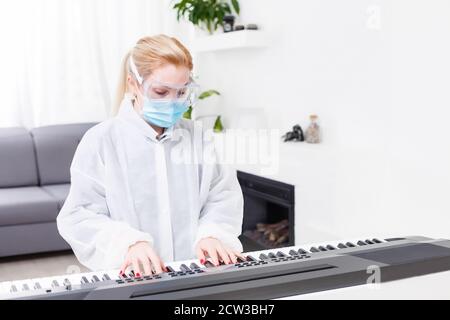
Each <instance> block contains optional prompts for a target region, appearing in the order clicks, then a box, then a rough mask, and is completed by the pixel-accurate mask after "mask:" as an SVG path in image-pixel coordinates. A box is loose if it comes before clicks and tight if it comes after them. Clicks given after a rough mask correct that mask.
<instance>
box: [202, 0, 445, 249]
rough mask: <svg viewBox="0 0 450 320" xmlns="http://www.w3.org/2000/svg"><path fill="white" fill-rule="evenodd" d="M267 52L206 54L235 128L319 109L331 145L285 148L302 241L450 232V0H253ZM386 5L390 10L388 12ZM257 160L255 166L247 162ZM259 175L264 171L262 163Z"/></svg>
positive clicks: (245, 15) (248, 16)
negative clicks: (251, 114) (249, 116)
mask: <svg viewBox="0 0 450 320" xmlns="http://www.w3.org/2000/svg"><path fill="white" fill-rule="evenodd" d="M241 7H242V15H241V19H242V21H243V22H245V23H249V22H256V23H258V24H260V26H261V27H262V29H264V30H265V31H267V32H268V33H269V34H270V38H271V43H270V45H269V46H268V47H267V48H265V49H241V50H232V51H223V52H215V53H202V54H200V55H198V56H197V59H196V64H197V73H198V75H199V76H200V79H199V80H200V82H201V83H202V84H203V85H204V86H205V87H212V88H216V89H218V90H219V91H221V92H222V93H223V97H222V98H221V101H220V112H221V113H222V114H223V115H224V117H225V119H224V122H225V125H227V126H228V127H233V124H234V123H235V120H236V117H238V116H239V115H240V114H242V113H243V112H246V110H247V109H248V108H254V111H255V112H260V113H261V112H263V113H264V115H265V117H266V120H267V124H268V127H270V128H280V129H282V130H287V129H289V128H290V127H291V126H292V125H294V124H295V123H300V124H302V125H303V126H306V125H307V117H308V115H309V114H311V113H317V114H318V115H319V119H320V124H321V126H322V128H323V138H324V142H323V144H322V145H318V146H307V145H305V144H298V145H292V144H290V145H284V144H283V145H281V148H280V157H281V159H280V161H281V162H280V171H279V172H278V173H277V174H274V175H272V176H270V175H269V176H270V177H272V178H278V179H281V180H285V181H288V182H291V183H294V184H295V185H296V188H297V197H296V201H297V204H296V214H297V216H296V217H297V223H296V238H297V240H298V241H302V240H305V241H306V240H308V239H310V238H314V237H315V235H314V234H311V233H308V230H310V228H315V229H318V230H321V231H323V232H326V234H330V237H335V236H339V237H341V236H342V237H351V236H353V235H364V234H366V235H370V234H374V233H376V234H380V235H383V234H394V235H406V234H424V235H430V236H433V237H436V236H442V237H444V236H446V237H449V236H450V230H449V227H450V142H449V139H450V126H449V125H447V121H448V118H449V115H450V111H449V106H450V93H449V92H450V90H449V89H450V86H449V85H450V60H449V57H450V37H449V31H450V2H448V1H445V0H441V1H439V0H431V1H430V0H429V1H425V0H421V1H411V0H408V1H407V0H394V1H392V0H391V1H389V0H371V1H370V0H342V1H334V0H314V1H312V0H311V1H306V0H302V1H298V0H280V1H273V0H272V1H270V0H241ZM378 13H379V15H378ZM242 168H245V167H242ZM246 169H248V170H249V171H252V170H253V171H255V169H254V168H253V169H251V168H250V167H248V168H246Z"/></svg>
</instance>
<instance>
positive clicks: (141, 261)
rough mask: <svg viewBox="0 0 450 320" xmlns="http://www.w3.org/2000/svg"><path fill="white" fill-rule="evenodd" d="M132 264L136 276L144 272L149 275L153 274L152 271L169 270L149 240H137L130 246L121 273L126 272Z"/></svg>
mask: <svg viewBox="0 0 450 320" xmlns="http://www.w3.org/2000/svg"><path fill="white" fill-rule="evenodd" d="M130 265H131V266H132V267H133V271H134V274H135V275H136V277H140V276H142V272H143V273H144V275H148V276H149V275H152V271H153V272H154V273H156V274H158V273H162V272H165V271H167V269H166V266H165V265H164V263H163V261H162V260H161V259H160V258H159V256H158V255H157V254H156V252H155V251H154V250H153V248H152V247H151V246H150V244H149V243H148V242H147V241H140V242H136V243H135V244H134V245H132V246H130V247H129V249H128V253H127V255H126V257H125V261H124V262H123V264H122V267H121V268H120V275H122V274H124V273H125V270H126V268H128V266H130ZM141 266H142V267H143V268H141ZM152 269H153V270H152Z"/></svg>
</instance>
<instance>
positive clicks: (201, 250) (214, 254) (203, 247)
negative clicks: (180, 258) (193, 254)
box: [196, 237, 246, 266]
mask: <svg viewBox="0 0 450 320" xmlns="http://www.w3.org/2000/svg"><path fill="white" fill-rule="evenodd" d="M196 251H197V257H198V259H199V260H200V263H201V264H205V262H206V258H207V256H209V257H210V258H211V262H212V263H214V265H216V266H218V265H219V262H220V261H223V262H224V263H226V264H230V263H236V262H237V258H238V257H239V258H241V259H242V260H244V261H245V260H246V258H245V257H244V256H243V255H242V254H240V253H239V252H237V251H236V250H233V249H231V248H229V247H227V246H226V245H224V244H223V243H222V242H221V241H220V240H218V239H216V238H213V237H207V238H203V239H201V240H200V241H199V242H198V243H197V246H196Z"/></svg>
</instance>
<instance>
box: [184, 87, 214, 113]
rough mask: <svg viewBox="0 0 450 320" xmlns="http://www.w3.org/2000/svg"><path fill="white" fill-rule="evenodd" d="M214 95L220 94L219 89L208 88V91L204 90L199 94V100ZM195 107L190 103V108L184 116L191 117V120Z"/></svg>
mask: <svg viewBox="0 0 450 320" xmlns="http://www.w3.org/2000/svg"><path fill="white" fill-rule="evenodd" d="M214 95H218V96H220V92H219V91H217V90H212V89H211V90H207V91H203V92H202V93H201V94H200V95H199V96H198V99H199V100H204V99H206V98H208V97H211V96H214ZM193 108H194V106H192V105H190V106H189V108H188V110H187V111H186V112H185V113H184V114H183V117H184V118H185V119H189V120H191V119H192V110H193Z"/></svg>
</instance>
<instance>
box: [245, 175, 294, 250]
mask: <svg viewBox="0 0 450 320" xmlns="http://www.w3.org/2000/svg"><path fill="white" fill-rule="evenodd" d="M237 177H238V180H239V183H240V185H241V188H242V193H243V195H244V221H243V224H242V234H241V235H240V236H239V239H240V240H241V242H242V245H243V247H244V252H247V251H257V250H265V249H271V248H279V247H286V246H292V245H294V243H295V239H294V199H295V189H294V186H293V185H290V184H287V183H283V182H280V181H276V180H271V179H267V178H264V177H261V176H257V175H253V174H249V173H246V172H242V171H237Z"/></svg>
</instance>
